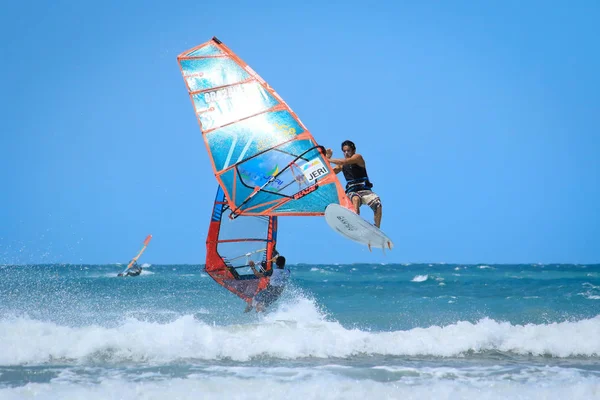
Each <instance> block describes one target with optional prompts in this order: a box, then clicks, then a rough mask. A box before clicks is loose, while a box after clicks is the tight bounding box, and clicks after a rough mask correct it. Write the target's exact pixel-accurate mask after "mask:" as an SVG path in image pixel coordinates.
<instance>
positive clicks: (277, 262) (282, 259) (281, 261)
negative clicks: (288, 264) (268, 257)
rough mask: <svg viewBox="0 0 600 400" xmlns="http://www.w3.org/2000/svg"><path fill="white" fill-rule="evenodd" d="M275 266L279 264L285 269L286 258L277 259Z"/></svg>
mask: <svg viewBox="0 0 600 400" xmlns="http://www.w3.org/2000/svg"><path fill="white" fill-rule="evenodd" d="M275 264H277V266H278V267H281V268H283V267H284V266H285V257H284V256H279V257H277V260H276V261H275Z"/></svg>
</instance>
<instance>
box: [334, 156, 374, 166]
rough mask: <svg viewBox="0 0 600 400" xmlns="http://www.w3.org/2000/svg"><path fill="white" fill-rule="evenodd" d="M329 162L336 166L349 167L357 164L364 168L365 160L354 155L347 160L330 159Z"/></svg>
mask: <svg viewBox="0 0 600 400" xmlns="http://www.w3.org/2000/svg"><path fill="white" fill-rule="evenodd" d="M329 162H330V163H333V164H336V165H337V166H343V165H351V164H358V165H360V166H361V167H364V166H365V160H364V159H363V157H362V156H361V155H360V154H354V155H353V156H352V157H348V158H330V159H329Z"/></svg>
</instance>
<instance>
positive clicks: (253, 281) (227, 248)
mask: <svg viewBox="0 0 600 400" xmlns="http://www.w3.org/2000/svg"><path fill="white" fill-rule="evenodd" d="M231 212H232V210H231V208H230V207H229V205H228V204H227V201H226V199H225V193H224V192H223V190H222V189H221V187H219V189H218V190H217V195H216V197H215V203H214V207H213V213H212V217H211V220H210V225H209V228H208V236H207V238H206V265H205V267H204V269H205V271H206V272H207V273H208V274H209V275H210V276H211V277H212V278H213V279H214V280H215V281H216V282H217V283H218V284H219V285H222V286H223V287H225V288H226V289H228V290H229V291H231V292H233V293H235V294H236V295H238V296H239V297H241V298H242V299H244V300H245V301H246V302H250V301H251V300H252V297H254V295H255V294H256V293H257V292H258V291H260V290H262V289H264V288H266V287H267V284H268V283H269V278H268V277H262V278H258V277H256V275H254V273H253V272H252V269H251V268H250V266H249V265H248V263H249V261H250V260H252V261H254V262H255V263H256V265H257V268H259V266H260V265H261V263H262V262H263V261H265V266H264V270H263V271H264V272H266V271H268V270H270V269H271V268H272V265H271V264H272V263H271V262H268V261H267V260H271V259H272V258H273V257H274V255H275V253H274V252H275V245H276V241H277V217H266V216H256V217H252V216H242V217H240V218H237V219H231V218H229V217H230V215H231Z"/></svg>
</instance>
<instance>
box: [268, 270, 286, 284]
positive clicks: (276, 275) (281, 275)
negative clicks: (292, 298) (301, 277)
mask: <svg viewBox="0 0 600 400" xmlns="http://www.w3.org/2000/svg"><path fill="white" fill-rule="evenodd" d="M289 277H290V270H289V269H286V268H273V274H272V275H271V280H270V281H269V285H271V286H285V285H286V283H287V280H288V278H289Z"/></svg>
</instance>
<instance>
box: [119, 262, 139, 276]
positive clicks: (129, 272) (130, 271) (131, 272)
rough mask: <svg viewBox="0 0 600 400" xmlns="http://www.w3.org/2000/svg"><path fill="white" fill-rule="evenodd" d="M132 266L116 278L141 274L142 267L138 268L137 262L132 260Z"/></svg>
mask: <svg viewBox="0 0 600 400" xmlns="http://www.w3.org/2000/svg"><path fill="white" fill-rule="evenodd" d="M132 261H133V264H131V266H130V267H128V268H127V270H125V271H124V272H121V273H119V275H118V276H138V275H139V274H141V273H142V267H140V266H139V265H138V263H137V261H135V260H132Z"/></svg>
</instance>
